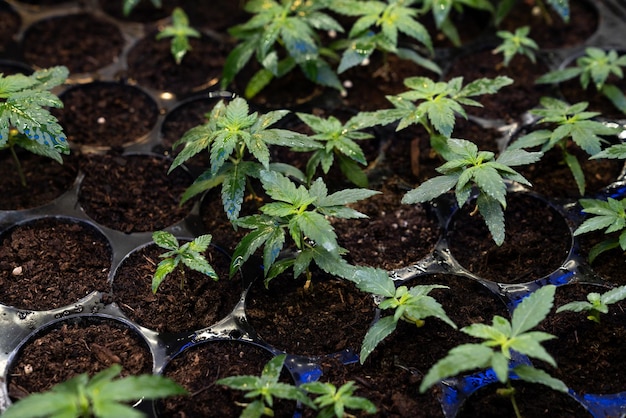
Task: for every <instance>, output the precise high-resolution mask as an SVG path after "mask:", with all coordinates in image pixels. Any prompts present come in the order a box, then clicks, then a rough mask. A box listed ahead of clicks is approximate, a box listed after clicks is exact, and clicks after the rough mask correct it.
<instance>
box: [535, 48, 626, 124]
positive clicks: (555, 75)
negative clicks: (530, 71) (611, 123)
mask: <svg viewBox="0 0 626 418" xmlns="http://www.w3.org/2000/svg"><path fill="white" fill-rule="evenodd" d="M622 67H626V55H621V56H619V55H618V54H617V52H616V51H615V50H609V51H604V50H602V49H600V48H596V47H588V48H586V49H585V55H583V56H581V57H579V58H578V59H577V60H576V65H575V66H574V67H568V68H563V69H560V70H554V71H551V72H549V73H547V74H544V75H543V76H541V77H539V78H538V79H537V83H540V84H541V83H543V84H556V83H561V82H563V81H566V80H570V79H573V78H576V77H578V79H579V80H580V85H581V87H582V88H583V89H585V90H587V88H588V87H589V84H590V83H592V84H593V86H594V87H595V88H596V90H597V91H598V92H599V93H601V94H602V95H604V96H605V97H606V98H607V99H609V100H610V101H611V103H613V106H615V107H616V108H617V109H619V110H620V111H621V112H623V113H626V97H625V96H624V93H623V92H622V91H621V90H620V89H619V88H618V87H617V86H616V85H614V84H611V83H608V82H607V81H608V79H609V76H610V75H611V74H613V75H615V76H617V77H619V78H620V79H622V78H624V72H623V70H622Z"/></svg>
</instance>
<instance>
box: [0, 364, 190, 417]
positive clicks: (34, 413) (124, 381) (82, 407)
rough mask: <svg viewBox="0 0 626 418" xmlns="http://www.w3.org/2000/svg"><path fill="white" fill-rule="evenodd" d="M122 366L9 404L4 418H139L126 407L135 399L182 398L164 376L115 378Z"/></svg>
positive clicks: (137, 412)
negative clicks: (176, 396) (178, 396)
mask: <svg viewBox="0 0 626 418" xmlns="http://www.w3.org/2000/svg"><path fill="white" fill-rule="evenodd" d="M121 370H122V366H120V365H119V364H114V365H113V366H111V367H109V368H108V369H105V370H103V371H101V372H99V373H97V374H95V375H94V376H93V377H92V378H91V379H90V378H89V376H88V375H87V373H83V374H80V375H78V376H75V377H73V378H71V379H70V380H68V381H66V382H63V383H59V384H58V385H56V386H54V387H53V388H52V389H50V391H48V392H43V393H33V394H31V395H29V396H27V397H26V398H23V399H21V400H20V401H18V402H16V403H14V404H13V405H11V406H10V407H9V408H8V409H7V410H6V411H5V412H4V413H3V414H2V417H3V418H38V417H65V418H92V417H94V418H105V417H125V418H140V417H143V416H144V414H143V413H142V412H140V411H138V410H136V409H134V408H132V407H130V406H128V405H127V403H129V402H133V401H137V400H138V399H146V400H149V399H159V398H165V397H168V396H175V395H185V394H187V392H186V391H185V389H183V388H182V387H181V386H179V385H178V384H177V383H175V382H173V381H172V380H170V379H168V378H165V377H163V376H158V375H151V374H144V375H140V376H127V377H124V378H119V379H116V377H117V376H119V374H120V372H121Z"/></svg>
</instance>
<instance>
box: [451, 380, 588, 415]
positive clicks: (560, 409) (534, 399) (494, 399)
mask: <svg viewBox="0 0 626 418" xmlns="http://www.w3.org/2000/svg"><path fill="white" fill-rule="evenodd" d="M549 372H552V371H551V370H550V371H549ZM513 387H514V388H515V399H516V400H517V404H518V406H519V408H520V413H521V415H522V416H523V417H544V416H545V417H554V418H591V414H590V413H589V412H588V411H587V410H586V409H585V408H584V407H583V406H582V405H581V404H579V403H578V402H577V401H576V400H575V399H574V398H572V397H570V396H569V395H568V394H566V393H561V392H556V391H554V390H551V389H550V388H548V387H546V386H544V385H541V384H538V383H537V384H531V383H526V382H520V381H513ZM501 388H502V389H504V388H505V386H504V385H501V384H499V383H494V384H491V385H488V386H486V387H485V388H482V389H480V390H478V391H477V392H475V393H474V394H472V396H470V397H469V399H468V400H466V401H465V403H464V405H463V407H462V409H461V411H460V412H459V414H458V415H457V416H458V418H474V417H481V418H483V417H486V418H515V417H516V415H515V412H514V411H513V407H512V406H511V400H510V399H509V398H508V397H506V396H502V395H499V394H498V393H496V391H497V390H498V389H501Z"/></svg>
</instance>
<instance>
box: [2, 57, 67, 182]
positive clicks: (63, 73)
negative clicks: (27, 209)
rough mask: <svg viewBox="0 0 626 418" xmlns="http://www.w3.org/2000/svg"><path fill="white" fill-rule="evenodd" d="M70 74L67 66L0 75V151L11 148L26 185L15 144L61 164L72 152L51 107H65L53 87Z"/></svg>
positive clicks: (20, 175)
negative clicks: (27, 73) (52, 90)
mask: <svg viewBox="0 0 626 418" xmlns="http://www.w3.org/2000/svg"><path fill="white" fill-rule="evenodd" d="M68 75H69V71H68V69H67V68H66V67H52V68H49V69H44V70H39V71H35V72H34V73H33V74H31V75H29V76H27V75H24V74H14V75H9V76H4V75H3V74H0V150H3V149H7V148H8V149H9V150H10V152H11V156H12V157H13V160H14V161H15V165H16V167H17V172H18V175H19V177H20V181H21V183H22V186H24V187H27V184H26V178H25V177H24V172H23V171H22V166H21V164H20V160H19V158H18V155H17V152H16V149H15V147H20V148H23V149H25V150H27V151H29V152H32V153H34V154H38V155H42V156H44V157H48V158H52V159H53V160H55V161H56V162H58V163H59V164H63V158H62V156H61V155H62V154H69V152H70V147H69V145H68V143H67V139H66V137H65V134H64V133H63V128H62V127H61V125H59V122H58V121H57V119H56V118H55V117H54V116H53V115H52V114H51V113H50V112H49V111H48V110H47V108H49V107H56V108H61V107H63V102H62V101H61V100H60V99H59V98H58V97H57V96H56V95H54V94H53V93H52V92H50V90H51V89H52V88H54V87H57V86H59V85H61V84H63V83H64V82H65V80H66V79H67V76H68Z"/></svg>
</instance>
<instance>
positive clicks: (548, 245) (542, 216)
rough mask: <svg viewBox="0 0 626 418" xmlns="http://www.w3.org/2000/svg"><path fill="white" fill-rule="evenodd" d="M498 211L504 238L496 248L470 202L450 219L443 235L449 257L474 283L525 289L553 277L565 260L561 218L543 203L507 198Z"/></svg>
mask: <svg viewBox="0 0 626 418" xmlns="http://www.w3.org/2000/svg"><path fill="white" fill-rule="evenodd" d="M506 200H507V208H506V210H505V211H504V219H505V228H506V236H505V239H504V243H503V244H502V245H501V246H497V245H496V244H495V242H493V239H492V238H491V234H490V233H489V230H488V229H487V226H486V225H485V221H484V219H483V218H482V217H481V216H480V215H479V214H476V215H472V214H471V212H472V210H473V208H474V203H472V202H473V201H470V202H469V204H466V205H465V206H464V207H463V208H461V210H460V211H458V212H457V213H456V214H454V215H453V218H452V220H451V224H450V227H449V231H448V233H447V238H448V243H449V247H450V253H451V254H452V256H453V257H454V258H455V259H456V260H457V261H458V262H459V264H460V265H461V266H462V267H464V268H466V269H467V270H469V271H470V272H472V273H474V274H475V275H477V276H478V277H481V278H484V279H487V280H490V281H494V282H500V283H525V282H530V281H533V280H536V279H539V278H541V277H544V276H547V275H549V274H550V273H552V272H554V271H556V270H557V269H558V268H559V267H560V266H561V265H562V264H563V262H564V261H565V260H566V258H567V256H568V254H569V251H570V247H571V245H572V238H571V233H570V230H569V227H568V225H567V223H566V222H565V219H564V218H563V216H562V215H561V214H560V213H558V212H557V211H556V210H555V209H553V208H552V207H550V206H549V205H548V204H547V203H545V202H544V201H543V200H541V199H538V198H535V197H532V196H531V195H527V194H524V193H509V194H508V195H507V198H506Z"/></svg>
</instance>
